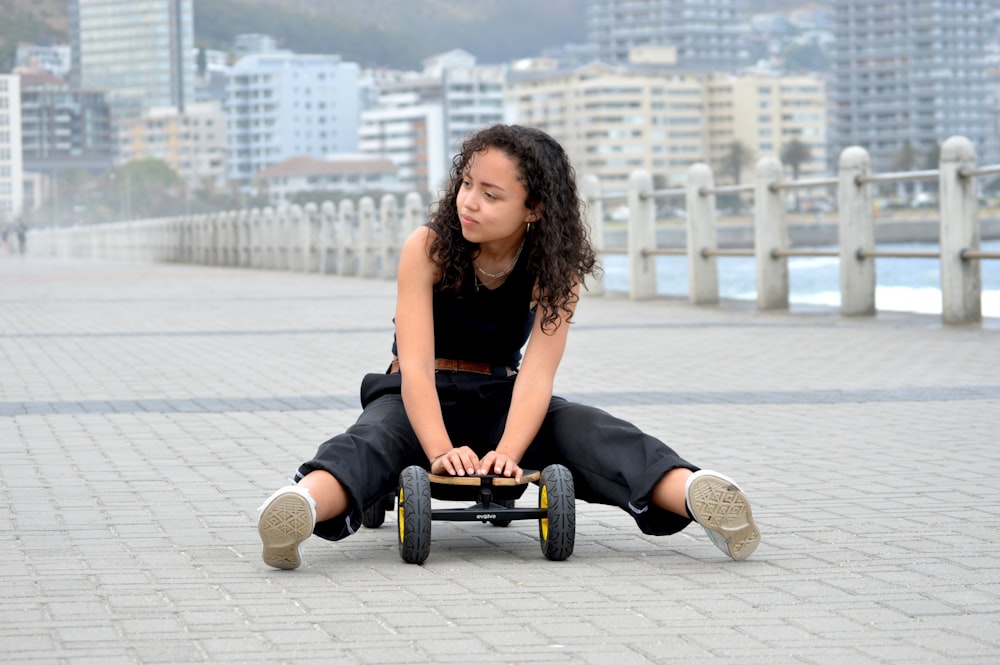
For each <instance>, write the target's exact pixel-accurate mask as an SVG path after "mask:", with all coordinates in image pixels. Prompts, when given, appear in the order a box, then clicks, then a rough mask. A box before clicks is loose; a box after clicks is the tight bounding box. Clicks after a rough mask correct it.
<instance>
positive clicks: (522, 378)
mask: <svg viewBox="0 0 1000 665" xmlns="http://www.w3.org/2000/svg"><path fill="white" fill-rule="evenodd" d="M575 293H579V287H577V289H576V290H575ZM573 309H575V307H574V305H573V304H571V305H570V311H569V312H566V313H564V314H563V316H562V320H561V323H560V325H559V327H558V328H557V329H556V330H555V331H552V332H549V333H547V332H544V331H543V330H542V327H541V322H542V317H541V316H540V315H536V316H535V325H534V328H533V329H532V331H531V336H530V337H529V338H528V347H527V349H525V352H524V360H523V362H522V363H521V368H520V370H519V371H518V374H517V378H516V379H515V380H514V394H513V397H512V400H511V405H510V412H509V413H508V415H507V425H506V427H505V428H504V433H503V436H502V437H501V438H500V441H499V442H498V443H497V447H496V449H495V450H493V451H491V452H489V453H487V454H486V455H485V456H484V457H483V460H482V463H481V464H480V469H479V472H480V473H491V472H492V473H496V474H502V475H505V476H513V477H514V478H515V479H517V480H518V481H520V480H521V475H522V473H521V467H520V461H521V458H522V457H523V456H524V453H525V451H526V450H527V449H528V446H529V445H531V442H532V440H534V438H535V436H536V435H537V434H538V430H539V428H541V426H542V421H543V420H544V419H545V414H546V412H547V411H548V408H549V402H550V401H551V400H552V386H553V384H554V382H555V376H556V370H557V369H558V368H559V362H560V361H561V360H562V356H563V352H564V351H565V349H566V337H567V335H568V333H569V319H570V317H571V316H572V311H573Z"/></svg>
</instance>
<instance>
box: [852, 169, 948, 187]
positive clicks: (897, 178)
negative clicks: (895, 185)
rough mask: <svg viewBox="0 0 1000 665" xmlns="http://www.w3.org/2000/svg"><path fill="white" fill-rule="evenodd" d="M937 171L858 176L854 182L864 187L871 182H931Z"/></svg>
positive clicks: (936, 175)
mask: <svg viewBox="0 0 1000 665" xmlns="http://www.w3.org/2000/svg"><path fill="white" fill-rule="evenodd" d="M939 173H940V172H939V171H938V170H937V169H929V170H926V171H901V172H897V173H874V174H872V175H859V176H857V177H856V178H855V179H854V182H855V183H857V184H859V185H864V184H867V183H872V182H906V181H909V180H933V179H935V178H937V177H938V175H939Z"/></svg>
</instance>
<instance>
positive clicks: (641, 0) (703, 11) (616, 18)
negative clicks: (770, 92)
mask: <svg viewBox="0 0 1000 665" xmlns="http://www.w3.org/2000/svg"><path fill="white" fill-rule="evenodd" d="M748 5H749V3H748V2H747V0H589V2H588V3H587V14H586V21H587V41H588V42H589V43H590V44H592V45H593V46H595V47H596V51H597V57H598V59H600V60H601V61H602V62H606V63H608V64H619V63H622V64H624V63H628V62H629V51H631V50H632V49H633V48H636V47H640V46H673V47H675V48H676V49H677V62H678V64H680V65H682V66H685V67H704V68H710V69H714V70H716V71H729V70H733V69H736V68H737V67H739V66H741V65H742V64H744V63H745V61H746V55H745V54H744V48H745V47H744V43H743V36H744V31H745V26H744V24H745V21H746V14H747V9H748Z"/></svg>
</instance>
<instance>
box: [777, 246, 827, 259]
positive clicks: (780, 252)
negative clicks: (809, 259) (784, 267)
mask: <svg viewBox="0 0 1000 665" xmlns="http://www.w3.org/2000/svg"><path fill="white" fill-rule="evenodd" d="M786 256H832V257H839V256H840V250H836V249H777V248H775V249H772V250H771V258H772V259H780V258H782V257H786Z"/></svg>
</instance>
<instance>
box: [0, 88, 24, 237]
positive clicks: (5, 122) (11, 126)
mask: <svg viewBox="0 0 1000 665" xmlns="http://www.w3.org/2000/svg"><path fill="white" fill-rule="evenodd" d="M23 197H24V167H23V163H22V161H21V79H20V77H19V76H18V75H16V74H0V224H3V225H8V224H11V223H12V222H13V221H14V220H15V219H17V218H18V217H20V215H21V213H22V212H23V208H24V199H23Z"/></svg>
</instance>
